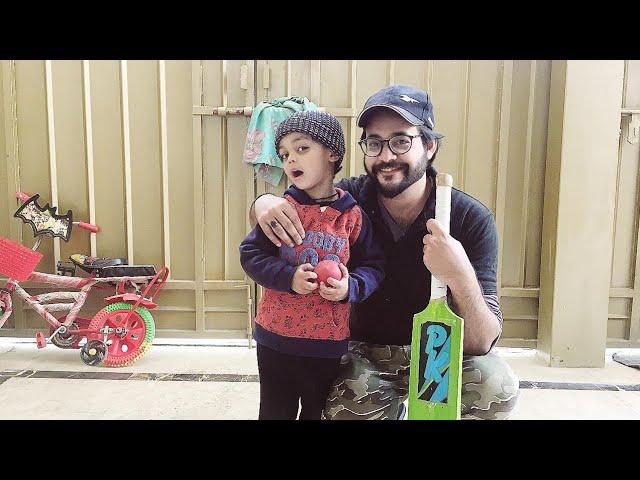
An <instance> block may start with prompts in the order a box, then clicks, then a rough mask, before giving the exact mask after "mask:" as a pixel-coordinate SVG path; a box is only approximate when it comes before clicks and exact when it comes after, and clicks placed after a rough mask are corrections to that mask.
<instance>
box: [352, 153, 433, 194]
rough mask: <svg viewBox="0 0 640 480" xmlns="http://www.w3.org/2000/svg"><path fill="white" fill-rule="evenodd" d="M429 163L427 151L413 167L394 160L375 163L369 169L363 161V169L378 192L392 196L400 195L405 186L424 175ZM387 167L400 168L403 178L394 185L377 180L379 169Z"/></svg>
mask: <svg viewBox="0 0 640 480" xmlns="http://www.w3.org/2000/svg"><path fill="white" fill-rule="evenodd" d="M363 162H364V160H363ZM429 164H430V162H429V160H428V159H427V153H426V152H425V154H424V155H423V156H422V158H421V159H420V162H419V163H418V164H417V165H416V166H415V167H413V168H410V167H409V165H407V164H406V163H401V162H396V161H395V160H394V161H392V162H387V163H379V164H376V165H374V166H373V168H372V169H371V171H370V170H369V169H368V168H367V164H366V162H364V169H365V171H366V172H367V175H368V176H369V178H371V179H373V181H374V182H375V184H376V187H377V188H378V191H379V192H380V194H381V195H382V196H383V197H385V198H393V197H396V196H398V195H400V194H401V193H402V192H404V191H405V190H406V189H407V188H409V187H410V186H411V185H413V184H414V183H416V182H417V181H418V180H420V179H421V178H422V177H423V176H424V174H425V172H426V171H427V168H429ZM388 167H391V168H401V169H402V172H403V173H404V178H403V179H402V180H400V182H399V183H397V184H395V185H389V186H387V185H383V184H381V183H380V181H379V180H378V173H379V172H380V170H381V169H383V168H388Z"/></svg>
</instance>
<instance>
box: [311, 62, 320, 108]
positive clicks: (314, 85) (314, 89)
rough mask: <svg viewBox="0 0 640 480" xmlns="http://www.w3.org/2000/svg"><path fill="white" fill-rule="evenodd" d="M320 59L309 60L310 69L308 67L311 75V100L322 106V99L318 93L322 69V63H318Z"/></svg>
mask: <svg viewBox="0 0 640 480" xmlns="http://www.w3.org/2000/svg"><path fill="white" fill-rule="evenodd" d="M320 62H321V61H320V60H311V69H310V75H311V85H310V87H311V92H310V94H311V101H312V102H313V103H315V104H316V105H318V106H319V107H320V106H323V105H322V99H321V98H320V94H321V89H320V82H321V78H320V73H321V69H322V65H321V63H320Z"/></svg>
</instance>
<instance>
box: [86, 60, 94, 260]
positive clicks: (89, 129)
mask: <svg viewBox="0 0 640 480" xmlns="http://www.w3.org/2000/svg"><path fill="white" fill-rule="evenodd" d="M82 86H83V90H84V128H85V136H86V138H87V184H88V185H89V222H90V223H92V224H94V225H95V224H96V194H95V173H94V168H93V117H92V110H91V65H90V64H89V60H83V61H82ZM89 238H90V242H91V255H92V256H94V257H95V256H97V245H96V235H95V234H92V235H89Z"/></svg>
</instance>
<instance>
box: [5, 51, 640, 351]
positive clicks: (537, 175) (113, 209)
mask: <svg viewBox="0 0 640 480" xmlns="http://www.w3.org/2000/svg"><path fill="white" fill-rule="evenodd" d="M0 68H1V69H2V70H1V73H2V75H1V77H0V78H2V82H3V83H2V89H1V90H0V92H1V95H0V112H1V113H2V114H3V119H2V120H3V122H2V123H0V151H2V152H7V155H6V157H5V158H6V159H7V162H6V165H0V213H1V212H4V213H1V214H0V235H3V236H8V237H13V238H17V237H18V235H19V234H20V231H22V232H24V236H25V239H26V240H27V243H29V241H30V237H29V231H28V230H26V229H22V228H18V227H17V226H16V222H15V221H14V219H11V217H10V216H11V214H12V213H13V210H14V209H15V202H13V201H11V194H12V191H13V190H14V189H15V188H16V187H17V186H19V187H20V188H22V189H23V190H27V191H30V192H39V193H40V194H41V195H42V196H43V197H45V198H48V199H53V200H54V203H59V204H60V205H61V208H71V209H73V210H74V215H75V216H76V217H78V218H80V217H84V218H86V219H93V220H95V222H96V223H98V224H99V225H101V227H102V228H103V231H102V232H101V233H100V234H99V235H98V236H97V238H96V239H95V241H94V242H93V243H92V241H91V240H90V239H89V236H88V235H86V234H85V232H83V231H76V232H74V233H75V234H74V238H73V240H72V241H71V242H70V244H68V245H65V244H64V242H62V244H59V243H60V242H57V243H58V244H59V246H57V247H56V246H55V245H54V243H53V242H50V241H45V242H44V244H43V248H42V251H43V252H44V253H45V254H46V257H45V259H43V262H42V263H41V265H40V269H42V270H44V271H53V266H54V264H55V261H56V260H57V259H59V258H61V259H65V258H66V256H68V255H69V254H70V253H75V252H76V251H83V252H84V251H86V252H93V253H96V254H98V255H100V256H109V255H113V256H125V257H127V256H128V257H129V258H130V259H131V258H133V261H135V262H137V263H138V262H139V263H154V264H156V265H161V264H163V263H166V264H168V265H169V267H170V269H171V279H170V281H169V282H168V285H167V289H166V291H165V292H163V294H162V296H161V297H160V303H161V305H162V308H161V309H160V311H158V312H155V313H154V317H155V318H156V322H157V324H158V326H159V335H165V336H168V335H170V336H179V335H183V336H200V337H236V338H239V337H243V336H246V335H247V334H248V329H249V324H250V322H249V312H250V311H251V310H252V308H251V307H250V305H249V302H248V295H249V293H251V292H252V290H253V289H252V286H251V285H250V283H247V281H246V279H245V276H244V274H243V272H242V269H241V268H240V265H239V262H238V249H237V246H238V244H239V242H240V241H241V240H242V238H243V237H244V235H245V233H246V232H247V228H248V226H247V221H246V211H247V207H248V203H249V202H250V201H251V199H252V198H254V196H255V195H256V194H257V193H261V192H263V191H282V190H283V188H284V187H285V185H284V182H283V183H282V184H281V186H280V187H279V188H275V189H274V188H268V187H267V186H265V184H264V182H261V181H254V180H253V177H252V170H251V168H250V167H248V166H247V165H245V164H243V163H242V160H241V157H242V155H241V153H242V149H243V146H244V137H245V135H246V129H247V125H248V121H249V117H248V116H244V115H232V114H228V115H226V116H223V115H219V113H223V112H221V111H218V110H216V108H217V107H245V106H253V105H255V104H256V102H260V101H262V100H266V99H270V98H276V97H279V96H284V95H301V96H307V97H309V98H310V99H311V100H312V101H313V102H315V103H317V104H318V105H320V106H322V107H325V108H326V110H327V111H329V112H330V113H333V114H335V115H336V116H338V117H339V119H340V121H341V123H342V125H343V127H344V129H345V134H346V137H347V144H348V146H347V154H346V159H345V164H344V165H345V166H344V169H343V171H342V172H341V175H358V174H361V173H363V167H362V155H361V153H359V150H358V147H357V144H356V141H357V139H358V138H359V136H360V130H359V129H358V128H356V126H355V118H356V115H357V113H358V111H359V109H360V108H361V107H362V105H363V104H364V102H365V100H366V98H367V97H368V96H369V95H370V94H371V93H373V92H374V91H376V90H377V89H379V88H380V87H382V86H384V85H388V84H390V83H409V84H412V85H415V86H417V87H422V88H425V89H427V90H428V91H429V92H430V93H431V94H432V97H433V101H434V104H435V112H436V123H437V126H438V130H439V131H441V132H442V133H444V134H445V136H446V138H445V140H444V144H443V147H442V149H441V151H440V153H439V154H438V160H437V167H438V168H439V169H440V170H443V171H448V172H450V173H451V174H452V175H453V176H454V182H455V185H456V186H458V187H460V188H463V189H465V190H466V191H467V192H469V193H471V194H472V195H474V196H476V197H477V198H478V199H479V200H480V201H482V202H483V203H484V204H485V205H487V206H488V207H489V208H490V209H491V210H492V211H493V212H494V213H495V215H496V221H497V225H498V229H499V233H500V238H501V244H500V249H501V255H500V285H501V291H500V293H501V301H502V305H503V311H504V314H505V328H504V335H503V338H502V340H501V344H502V345H522V346H534V345H535V342H536V338H537V334H538V332H537V325H538V297H539V287H540V283H539V277H540V257H541V247H540V246H541V243H542V242H541V236H542V218H543V215H542V211H543V200H544V198H543V197H544V190H545V185H544V182H545V158H546V148H547V122H548V111H549V94H550V79H551V62H550V61H475V60H474V61H426V60H423V61H416V62H410V61H282V60H277V61H276V60H271V61H267V60H257V61H253V60H250V61H193V62H192V61H166V62H158V61H128V62H121V61H89V62H81V61H52V62H44V61H17V62H9V61H3V62H1V63H0ZM627 70H628V72H627V74H628V75H627V76H628V78H629V79H630V80H629V86H628V88H627V90H626V92H627V93H626V98H627V100H626V102H627V103H626V105H631V106H636V107H637V106H638V105H640V101H639V99H638V98H635V97H637V96H638V95H639V94H640V93H639V92H640V85H638V82H640V70H639V67H638V62H629V64H628V69H627ZM265 72H267V73H265ZM634 79H635V80H634ZM633 82H635V83H633ZM12 85H13V86H14V87H15V88H12ZM634 95H635V97H634ZM629 108H632V107H629ZM14 110H15V115H14V113H13V112H14ZM621 142H622V141H621ZM621 145H622V143H621ZM622 146H623V147H624V148H626V150H624V149H623V152H624V153H623V155H621V157H620V158H621V160H620V161H621V165H620V175H619V176H618V177H619V185H618V200H617V209H616V212H617V217H616V223H615V225H616V230H615V232H612V234H613V235H615V248H614V255H613V257H612V265H613V269H612V288H615V289H618V290H615V291H614V293H615V294H620V293H623V294H624V295H626V296H623V297H616V298H612V299H611V304H610V310H609V312H610V316H611V315H613V316H612V317H611V320H610V321H609V325H610V326H609V331H610V337H612V338H620V339H624V338H628V334H629V333H628V332H629V329H630V328H631V327H630V325H631V321H630V318H626V319H620V318H617V317H616V315H621V316H624V315H626V316H627V317H631V316H632V314H631V302H632V299H633V295H634V292H635V290H633V285H634V279H635V272H636V271H637V269H635V260H636V258H637V256H636V249H637V231H638V217H637V208H636V206H637V201H635V199H637V191H638V182H637V171H638V150H637V148H638V145H637V144H635V145H630V144H629V145H622ZM634 149H635V150H634ZM18 168H19V176H18V180H14V174H13V172H14V171H16V169H18ZM18 182H19V183H18ZM630 198H632V200H630ZM620 289H622V290H620ZM92 305H93V306H94V307H95V308H97V307H98V306H99V299H95V302H94V303H93V304H92ZM636 305H637V304H636ZM617 312H619V313H617ZM635 312H636V313H635V317H634V318H635V319H636V323H638V318H637V317H638V309H636V310H635ZM20 315H21V314H20V313H18V314H17V315H16V317H17V318H16V321H15V323H13V325H15V326H16V327H18V329H17V330H14V331H13V332H12V334H16V332H17V333H18V334H22V333H27V332H30V331H31V330H32V329H33V328H36V327H39V326H41V325H42V324H43V321H42V320H40V319H38V318H37V317H35V316H34V315H33V314H32V313H26V317H25V318H24V319H23V320H20V319H19V318H18V317H20ZM621 320H623V321H624V322H625V324H624V326H621V325H622V324H621V323H620V321H621ZM7 326H10V325H7ZM7 326H5V328H4V329H3V330H5V329H6V328H7ZM0 333H1V334H6V333H4V332H0ZM625 335H626V337H625Z"/></svg>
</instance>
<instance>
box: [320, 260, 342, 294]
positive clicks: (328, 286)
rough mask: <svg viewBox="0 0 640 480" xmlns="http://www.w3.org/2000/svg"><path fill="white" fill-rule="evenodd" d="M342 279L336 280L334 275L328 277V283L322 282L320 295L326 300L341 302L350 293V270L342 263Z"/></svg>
mask: <svg viewBox="0 0 640 480" xmlns="http://www.w3.org/2000/svg"><path fill="white" fill-rule="evenodd" d="M340 271H341V272H342V279H340V280H336V279H335V278H333V277H329V278H328V279H327V283H325V282H321V283H320V296H321V297H322V298H324V299H326V300H331V301H333V302H339V301H340V300H344V299H345V298H347V296H348V295H349V270H347V267H345V266H344V265H343V264H342V263H341V264H340Z"/></svg>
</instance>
